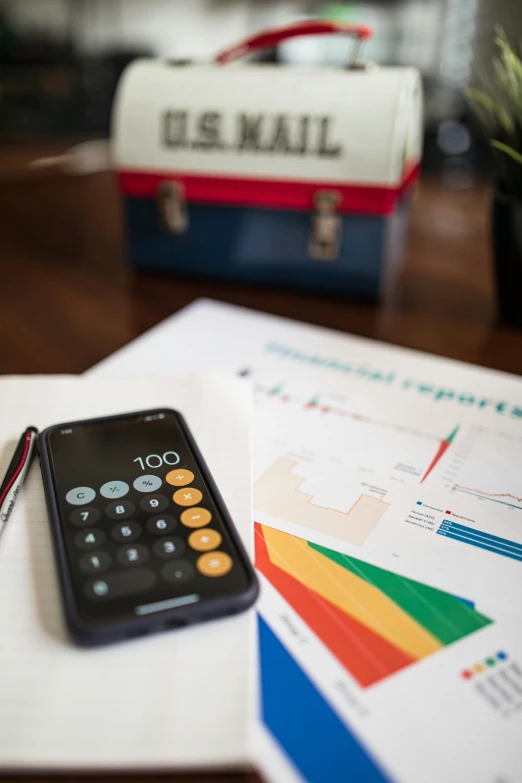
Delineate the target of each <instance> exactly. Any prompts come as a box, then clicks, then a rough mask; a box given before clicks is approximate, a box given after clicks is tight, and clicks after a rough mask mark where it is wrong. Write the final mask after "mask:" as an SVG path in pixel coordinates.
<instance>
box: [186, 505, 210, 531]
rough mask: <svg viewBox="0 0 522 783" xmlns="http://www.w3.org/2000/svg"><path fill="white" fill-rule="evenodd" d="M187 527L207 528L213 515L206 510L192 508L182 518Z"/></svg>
mask: <svg viewBox="0 0 522 783" xmlns="http://www.w3.org/2000/svg"><path fill="white" fill-rule="evenodd" d="M180 519H181V521H182V522H183V524H184V525H185V527H205V525H208V523H209V522H210V520H211V519H212V514H211V513H210V511H207V509H206V508H190V509H187V511H184V512H183V514H182V515H181V517H180Z"/></svg>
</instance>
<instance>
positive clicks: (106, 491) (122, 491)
mask: <svg viewBox="0 0 522 783" xmlns="http://www.w3.org/2000/svg"><path fill="white" fill-rule="evenodd" d="M128 491H129V485H128V484H126V483H125V482H124V481H107V483H106V484H104V485H103V486H102V487H100V495H103V497H104V498H114V499H115V498H122V497H123V496H124V495H126V494H127V492H128Z"/></svg>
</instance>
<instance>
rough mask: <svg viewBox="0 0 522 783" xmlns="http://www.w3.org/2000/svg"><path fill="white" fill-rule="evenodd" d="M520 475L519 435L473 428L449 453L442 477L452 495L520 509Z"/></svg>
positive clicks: (521, 496)
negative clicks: (457, 494) (465, 496)
mask: <svg viewBox="0 0 522 783" xmlns="http://www.w3.org/2000/svg"><path fill="white" fill-rule="evenodd" d="M521 477H522V437H520V436H519V435H517V434H513V433H510V432H502V431H494V430H490V429H487V428H484V427H473V428H471V429H470V430H469V431H468V432H467V433H466V434H465V437H464V438H462V439H461V441H460V443H459V445H458V448H456V449H455V450H454V451H453V452H452V454H451V457H450V459H449V460H448V461H447V464H446V469H445V471H444V475H443V476H442V479H443V481H444V482H445V484H446V486H447V488H448V489H449V490H450V492H451V493H452V494H456V493H459V494H461V495H467V496H468V497H473V498H476V500H477V501H481V502H484V503H486V504H490V503H491V504H495V506H496V508H497V510H498V509H499V506H504V507H505V508H506V511H508V510H513V509H516V510H518V511H522V478H521ZM492 508H493V506H492Z"/></svg>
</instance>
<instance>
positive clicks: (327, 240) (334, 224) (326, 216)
mask: <svg viewBox="0 0 522 783" xmlns="http://www.w3.org/2000/svg"><path fill="white" fill-rule="evenodd" d="M340 201H341V194H340V193H338V192H337V191H335V190H319V191H318V192H317V193H316V194H315V196H314V207H315V211H314V213H313V215H312V233H311V235H310V242H309V245H308V252H309V254H310V256H311V258H313V259H315V260H316V261H335V260H336V258H337V257H338V256H339V249H340V246H341V216H340V215H339V214H338V212H337V207H338V206H339V203H340Z"/></svg>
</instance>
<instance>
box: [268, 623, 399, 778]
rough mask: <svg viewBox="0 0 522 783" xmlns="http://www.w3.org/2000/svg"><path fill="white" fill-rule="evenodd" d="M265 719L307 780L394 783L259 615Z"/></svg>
mask: <svg viewBox="0 0 522 783" xmlns="http://www.w3.org/2000/svg"><path fill="white" fill-rule="evenodd" d="M259 648H260V654H261V655H260V657H261V693H262V705H263V707H262V709H263V720H264V722H265V724H266V726H267V727H268V729H269V730H270V731H271V733H272V735H273V736H274V738H275V739H276V740H277V742H278V743H279V745H280V746H281V748H282V749H283V751H284V752H285V753H286V755H287V756H288V757H289V759H290V761H292V762H293V764H294V765H295V766H296V767H297V769H298V770H299V772H300V773H301V774H302V776H303V777H304V778H305V780H306V781H307V783H347V781H349V780H350V781H354V783H355V781H360V782H361V783H362V781H364V783H390V780H391V779H390V778H389V777H388V776H387V775H385V774H384V772H383V771H382V770H381V769H380V767H378V766H377V763H376V761H375V760H374V759H373V758H372V757H371V756H370V754H369V753H368V752H367V751H366V750H365V748H364V747H363V745H362V744H360V742H359V740H358V739H357V737H356V736H355V734H352V732H351V731H350V730H349V729H348V727H347V726H346V725H345V724H344V723H343V722H342V721H341V720H340V719H339V718H338V717H337V715H336V713H335V712H334V711H333V710H332V708H331V707H330V705H329V704H328V702H327V701H326V700H325V699H324V698H323V697H322V696H321V694H320V693H319V691H318V690H317V689H316V688H315V686H314V685H312V683H311V682H310V680H309V679H308V677H307V676H306V674H305V673H304V671H303V670H302V669H301V667H300V666H299V665H298V664H297V663H296V662H295V660H294V659H293V658H292V656H291V655H290V654H289V652H288V651H287V650H286V648H285V647H284V646H283V645H282V644H281V642H280V641H279V640H278V639H277V637H276V636H275V635H274V633H273V632H272V631H271V629H270V628H269V627H268V625H267V624H266V623H265V621H264V620H263V618H262V617H259Z"/></svg>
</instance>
